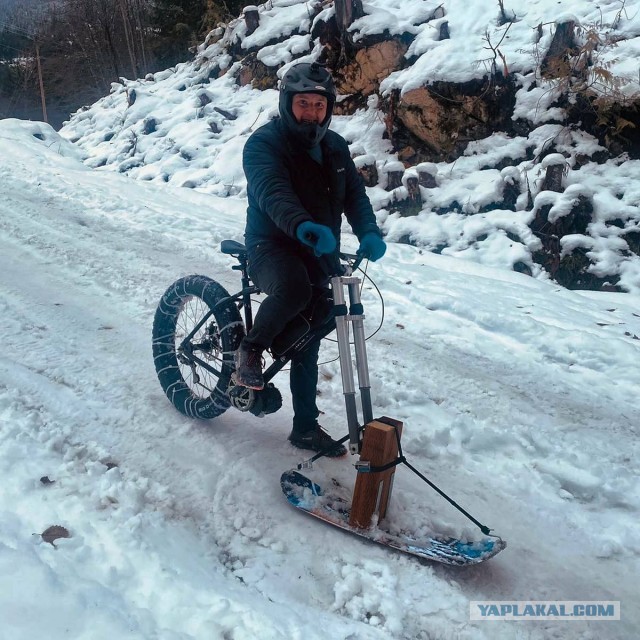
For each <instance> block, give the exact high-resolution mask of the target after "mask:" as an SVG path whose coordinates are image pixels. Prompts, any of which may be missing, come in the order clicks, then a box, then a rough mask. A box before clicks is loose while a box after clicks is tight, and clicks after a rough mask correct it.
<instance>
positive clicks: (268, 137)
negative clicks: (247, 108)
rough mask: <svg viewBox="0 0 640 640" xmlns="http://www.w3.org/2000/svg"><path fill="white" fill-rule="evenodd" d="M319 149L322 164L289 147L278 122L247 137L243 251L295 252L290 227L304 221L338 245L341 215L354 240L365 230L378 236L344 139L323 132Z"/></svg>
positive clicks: (371, 211) (245, 149)
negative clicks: (264, 246)
mask: <svg viewBox="0 0 640 640" xmlns="http://www.w3.org/2000/svg"><path fill="white" fill-rule="evenodd" d="M320 145H321V148H322V156H323V165H322V166H320V165H319V164H318V163H317V162H316V161H315V160H313V158H311V156H310V155H309V153H308V152H307V151H306V150H305V149H302V148H297V147H296V146H295V144H292V142H291V140H290V139H289V138H288V137H287V134H286V132H285V129H284V127H283V125H282V122H281V121H280V118H276V119H275V120H272V121H271V122H269V123H267V124H265V125H264V126H262V127H260V128H259V129H258V130H257V131H256V132H255V133H253V134H252V135H251V137H250V138H249V140H248V141H247V143H246V145H245V147H244V152H243V157H242V164H243V168H244V172H245V175H246V177H247V191H248V199H249V207H248V209H247V225H246V229H245V241H246V244H247V247H248V248H250V249H251V248H252V247H255V246H256V245H258V244H259V243H264V242H276V243H278V244H279V245H289V244H290V245H291V246H292V247H295V248H301V246H302V245H301V243H300V242H299V241H298V240H297V239H296V228H297V227H298V225H299V224H300V223H301V222H304V221H305V220H309V221H313V222H317V223H320V224H324V225H327V226H328V227H330V228H331V229H332V230H333V233H334V235H335V237H336V240H337V241H338V245H339V241H340V226H341V222H342V214H343V213H344V214H345V215H346V217H347V220H348V221H349V224H350V225H351V228H352V229H353V231H354V233H355V234H356V236H358V239H362V237H363V236H364V235H365V234H366V233H369V232H371V231H372V232H374V233H377V234H378V235H382V234H381V232H380V230H379V229H378V225H377V224H376V219H375V215H374V213H373V209H372V207H371V203H370V202H369V198H368V197H367V194H366V192H365V188H364V183H363V181H362V178H361V176H360V174H359V173H358V171H357V170H356V168H355V165H354V163H353V160H352V159H351V155H350V153H349V147H348V145H347V142H346V140H345V139H344V138H343V137H342V136H340V135H338V134H337V133H335V132H334V131H331V130H329V131H327V133H326V135H325V136H324V138H323V139H322V141H321V143H320Z"/></svg>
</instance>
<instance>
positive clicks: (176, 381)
mask: <svg viewBox="0 0 640 640" xmlns="http://www.w3.org/2000/svg"><path fill="white" fill-rule="evenodd" d="M228 297H229V294H228V293H227V291H226V290H225V289H224V287H222V286H221V285H220V284H218V283H217V282H216V281H215V280H212V279H211V278H207V277H206V276H197V275H193V276H187V277H185V278H181V279H180V280H177V281H176V282H174V283H173V284H172V285H171V286H170V287H169V288H168V289H167V290H166V291H165V293H164V295H163V296H162V298H161V300H160V304H159V305H158V308H157V309H156V313H155V317H154V320H153V359H154V365H155V369H156V373H157V374H158V380H159V381H160V385H161V386H162V388H163V390H164V392H165V394H166V396H167V398H169V401H170V402H171V403H172V404H173V406H174V407H175V408H176V409H177V410H178V411H180V412H181V413H183V414H184V415H186V416H189V417H191V418H202V419H205V420H206V419H211V418H215V417H217V416H219V415H220V414H222V413H224V412H225V411H226V410H227V409H228V408H229V406H230V405H231V403H230V401H229V397H228V395H227V389H228V387H229V380H230V377H231V374H232V373H233V371H234V362H233V355H234V352H235V350H236V349H237V348H238V347H239V345H240V341H241V340H242V338H243V337H244V335H245V330H244V324H243V322H242V317H241V316H240V312H239V311H238V309H237V307H236V305H235V304H234V303H233V302H227V303H224V302H223V301H224V300H225V298H228Z"/></svg>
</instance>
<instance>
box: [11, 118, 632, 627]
mask: <svg viewBox="0 0 640 640" xmlns="http://www.w3.org/2000/svg"><path fill="white" fill-rule="evenodd" d="M34 127H35V128H34ZM34 132H35V133H38V132H44V133H45V135H43V136H41V137H44V138H45V139H44V140H40V139H38V138H36V137H34V136H33V135H32V134H33V133H34ZM0 193H2V200H1V201H0V242H1V245H0V246H1V247H2V250H1V251H0V274H1V275H0V311H1V315H2V329H1V336H2V347H3V348H2V352H1V355H0V477H2V489H1V490H0V514H1V515H0V619H1V620H2V631H0V637H2V638H7V640H23V639H24V640H27V639H28V640H32V638H36V637H40V638H47V640H57V639H62V638H65V639H70V638H73V639H74V640H75V639H84V638H86V639H91V640H98V639H101V638H105V639H106V638H110V639H111V638H127V639H129V638H131V639H134V638H135V639H143V638H144V639H152V638H154V639H155V638H158V639H163V640H164V639H167V640H169V639H170V640H177V639H187V638H195V639H198V640H200V639H203V638H234V639H236V640H241V639H255V638H260V639H267V638H283V639H291V638H332V639H334V638H335V639H338V638H344V639H347V638H354V639H355V638H357V639H369V638H371V639H381V638H385V639H387V638H389V639H390V638H393V639H406V640H409V639H411V640H418V639H425V640H426V639H427V638H438V639H441V638H442V639H444V638H473V639H476V638H536V639H537V638H563V639H564V638H581V639H587V638H594V639H595V638H620V639H623V638H624V639H628V638H631V637H634V636H635V634H636V631H637V628H638V625H640V614H639V613H638V606H637V605H638V585H637V576H638V575H639V573H640V566H639V565H640V563H639V561H638V560H639V557H640V543H639V542H638V536H637V532H638V528H637V523H638V512H639V510H640V488H639V484H638V471H639V469H638V461H639V460H640V456H639V455H638V453H639V452H638V415H639V409H640V400H639V399H638V389H639V388H640V387H639V384H640V370H639V369H638V366H637V363H638V350H639V348H640V340H639V337H640V300H639V299H638V297H637V296H635V295H628V294H602V293H600V294H595V293H592V294H582V293H578V292H569V291H566V290H562V289H561V288H560V287H557V286H555V285H553V284H552V283H549V282H545V281H540V280H535V279H532V278H528V277H526V276H523V275H519V274H515V273H511V272H509V271H503V270H498V269H491V268H489V267H483V266H479V265H475V264H473V263H470V262H467V261H463V260H457V259H455V258H451V257H446V256H434V255H432V254H428V253H421V252H420V251H419V250H418V249H416V248H413V247H408V246H405V245H391V246H390V248H389V251H388V254H387V256H385V258H384V260H382V261H381V262H380V263H378V264H375V265H371V266H370V268H369V273H370V275H371V276H372V277H373V278H374V280H375V281H376V283H377V285H378V286H379V287H380V289H381V291H382V293H383V295H384V300H385V306H386V309H385V312H386V318H385V323H384V326H383V328H382V330H381V331H380V332H379V333H378V334H377V335H376V336H375V337H374V338H373V339H372V340H371V341H370V342H369V343H368V349H369V359H370V366H371V369H372V371H373V372H375V374H374V375H373V398H374V405H375V413H376V414H377V415H389V416H392V417H396V418H398V419H401V420H403V421H404V422H405V436H404V440H403V441H404V446H405V453H406V454H407V456H408V457H409V458H410V460H411V461H412V462H413V464H414V465H415V466H417V467H418V468H420V469H422V470H423V471H424V472H426V473H427V474H428V475H429V477H430V478H431V479H432V480H433V481H434V482H436V483H437V484H439V485H440V486H442V487H443V488H445V489H446V490H447V491H448V492H449V493H451V494H452V495H453V496H454V497H455V498H456V499H457V500H458V501H459V502H461V503H462V504H463V505H464V506H466V507H467V508H468V509H469V510H470V511H471V512H472V513H473V514H474V515H475V516H476V517H478V519H479V520H481V521H482V522H484V523H486V524H488V525H489V526H491V527H492V528H494V529H496V530H497V532H498V533H500V534H501V535H502V536H503V537H504V538H506V540H507V541H508V545H509V546H508V547H507V549H506V550H505V551H504V552H503V553H501V554H500V555H499V556H497V557H496V558H494V559H492V560H490V561H489V562H488V563H486V564H483V565H480V566H477V567H473V568H470V569H466V570H461V569H456V568H447V567H444V566H439V565H433V564H429V563H421V562H419V561H416V560H414V559H410V558H408V557H404V556H401V555H398V554H396V553H393V552H390V551H387V550H385V549H382V548H379V547H375V546H372V545H366V544H363V543H362V542H360V541H359V540H357V539H355V538H352V537H349V536H347V535H343V534H341V533H340V532H337V531H335V530H333V529H330V528H328V527H325V526H321V525H320V524H319V523H317V522H315V521H312V520H311V519H309V518H306V517H304V516H303V515H302V514H299V513H296V512H295V511H293V510H292V509H291V508H290V507H289V506H288V505H287V504H286V501H285V500H284V498H283V496H282V494H281V492H280V488H279V484H278V479H279V476H280V474H281V472H282V471H284V470H286V469H289V468H291V467H292V466H294V465H295V464H296V463H297V462H299V460H300V452H299V451H297V450H295V449H293V448H292V447H290V445H288V444H287V443H286V436H287V434H288V431H289V426H290V419H291V411H290V404H289V401H288V397H287V393H286V392H287V382H286V374H281V378H280V380H281V381H280V384H279V386H280V388H281V390H282V391H283V392H285V393H284V395H285V407H284V408H283V409H282V410H281V411H280V412H279V413H276V414H274V415H272V416H268V417H267V418H264V419H262V420H260V419H257V418H253V417H252V416H249V417H247V416H245V415H244V414H241V413H237V412H234V411H233V410H229V411H228V412H227V413H225V414H224V415H223V416H221V417H220V418H218V419H216V420H215V421H213V422H211V423H201V422H193V421H190V420H188V419H186V418H184V417H182V416H181V415H179V414H178V413H177V412H176V411H175V410H174V409H173V408H172V407H171V405H170V404H169V403H168V401H167V400H166V398H165V397H164V395H163V393H162V391H161V389H160V386H159V384H158V382H157V380H156V377H155V373H154V369H153V362H152V357H151V321H152V316H153V312H154V309H155V305H156V303H157V301H158V299H159V297H160V295H161V294H162V292H163V291H164V289H165V288H166V287H167V286H168V285H169V284H170V283H171V282H172V281H173V280H175V279H176V278H178V277H179V276H182V275H186V274H189V273H204V274H207V275H210V276H211V277H214V278H216V279H218V280H219V281H221V282H222V283H223V284H224V285H225V286H227V287H229V288H232V287H234V286H235V278H234V276H233V275H231V273H230V271H229V266H230V264H231V263H230V261H229V260H228V259H227V258H226V257H224V256H222V255H221V254H220V253H219V252H218V245H219V242H220V240H222V239H224V238H234V239H236V240H241V239H242V228H243V219H244V211H243V209H244V205H243V203H242V200H241V199H231V198H227V199H218V198H217V197H215V196H213V195H211V194H209V195H207V194H203V193H198V192H195V191H191V190H186V189H177V188H173V187H171V186H169V185H167V186H163V185H158V184H153V185H151V184H147V183H142V182H139V181H135V180H132V179H131V178H128V177H125V176H122V175H118V174H116V173H111V172H96V171H93V170H91V169H88V168H87V167H86V166H84V165H83V164H82V162H81V158H80V157H79V154H78V152H77V151H76V150H75V148H74V147H73V146H72V145H70V144H69V143H66V142H65V141H64V140H62V139H60V138H58V137H57V136H56V134H55V133H54V132H53V131H51V130H49V129H47V128H46V127H44V128H38V127H37V126H36V125H29V124H24V123H19V122H18V121H4V122H3V123H0ZM345 244H346V245H347V247H349V246H351V247H352V248H355V244H354V238H353V236H350V235H349V234H347V233H345ZM365 294H366V295H365V304H366V305H367V309H368V313H367V317H368V320H367V323H368V325H367V326H368V327H369V329H370V330H373V329H374V328H375V327H376V326H377V323H378V319H379V317H380V307H379V302H377V301H376V297H375V295H374V293H373V291H372V290H371V289H370V288H367V289H366V291H365ZM334 355H335V354H334V349H333V347H332V346H331V345H330V346H329V347H328V348H327V350H326V351H325V352H324V356H326V357H325V359H326V360H330V359H331V358H332V357H333V356H334ZM322 374H323V375H322V383H321V386H320V392H321V397H320V404H321V408H322V409H323V410H324V411H325V412H326V413H325V415H324V416H323V420H322V421H323V423H324V424H325V425H326V426H327V427H328V428H329V430H330V431H331V432H332V433H333V434H334V435H335V436H339V435H343V434H344V433H346V426H345V424H344V419H343V411H342V395H341V388H340V376H339V368H338V365H337V363H335V362H332V363H329V364H325V365H323V367H322ZM352 461H353V460H352V459H346V460H340V461H323V462H321V463H320V464H318V465H317V467H316V468H315V469H314V471H313V474H314V475H313V477H314V478H315V479H317V480H318V481H320V482H326V480H327V479H328V478H329V477H332V476H333V477H336V478H338V479H340V480H341V481H342V482H345V483H350V482H352V481H353V477H354V471H353V468H352V467H351V464H350V463H351V462H352ZM44 477H47V478H49V479H50V480H51V481H53V483H51V484H45V483H43V482H42V481H41V478H44ZM390 519H391V521H392V523H393V524H392V526H395V527H401V526H408V525H412V526H414V527H418V528H419V529H421V530H422V531H426V530H428V529H429V528H436V529H437V530H440V531H445V532H451V533H457V534H467V535H470V536H475V535H479V532H477V531H476V530H475V529H474V527H473V525H471V524H470V523H468V522H466V521H465V520H464V519H463V518H462V516H460V515H459V514H457V513H456V512H454V511H453V510H452V509H451V508H450V507H448V506H447V505H446V504H445V503H444V501H443V500H442V499H441V498H439V497H438V496H437V495H436V494H435V493H433V492H432V491H431V490H430V489H428V488H427V487H426V486H424V485H422V484H421V483H420V482H419V481H418V480H417V479H415V478H414V477H413V476H411V475H410V474H409V473H408V472H405V471H404V470H399V471H398V473H397V480H396V489H395V494H394V503H393V506H392V511H391V517H390ZM51 525H60V526H64V527H66V528H67V529H68V531H69V532H70V534H71V537H70V538H67V539H59V540H57V541H56V542H55V544H56V546H57V548H54V547H53V546H52V545H51V544H48V543H47V542H44V541H43V540H42V538H41V537H40V536H39V535H34V534H39V533H42V532H43V531H44V530H45V529H46V528H47V527H49V526H51ZM491 599H501V600H581V599H585V600H619V601H621V611H622V619H621V621H620V622H602V621H600V622H590V623H586V622H560V621H547V622H542V621H535V622H470V621H469V601H470V600H491Z"/></svg>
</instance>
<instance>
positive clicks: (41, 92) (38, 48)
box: [35, 42, 49, 123]
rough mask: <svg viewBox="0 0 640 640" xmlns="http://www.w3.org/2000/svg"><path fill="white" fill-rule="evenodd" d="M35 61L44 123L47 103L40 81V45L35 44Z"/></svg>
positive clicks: (42, 84) (46, 120) (42, 83)
mask: <svg viewBox="0 0 640 640" xmlns="http://www.w3.org/2000/svg"><path fill="white" fill-rule="evenodd" d="M35 45H36V61H37V63H38V83H39V85H40V101H41V102H42V120H43V121H44V122H46V123H48V122H49V120H48V119H47V101H46V100H45V97H44V82H43V81H42V66H41V65H40V45H39V44H38V43H37V42H36V43H35Z"/></svg>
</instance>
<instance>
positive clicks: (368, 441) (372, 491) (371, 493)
mask: <svg viewBox="0 0 640 640" xmlns="http://www.w3.org/2000/svg"><path fill="white" fill-rule="evenodd" d="M396 428H397V429H398V432H399V434H400V435H402V422H400V421H399V420H394V419H393V418H387V417H382V418H378V419H377V420H372V421H371V422H369V423H368V424H367V425H366V426H365V429H364V437H363V440H362V451H361V452H360V460H361V461H363V462H365V461H366V462H369V463H370V464H371V466H372V467H381V466H383V465H385V464H388V463H389V462H393V461H394V460H395V459H396V458H397V456H398V441H397V439H396ZM395 470H396V468H395V467H392V468H391V469H387V470H386V471H379V472H375V473H362V472H359V473H358V476H357V478H356V485H355V488H354V490H353V501H352V505H351V514H350V516H349V524H350V525H351V526H352V527H358V528H360V529H368V528H369V527H370V526H371V519H372V518H373V516H374V515H377V516H378V520H382V519H383V518H384V517H385V515H386V513H387V506H388V504H389V499H390V498H391V489H392V484H393V476H394V473H395Z"/></svg>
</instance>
